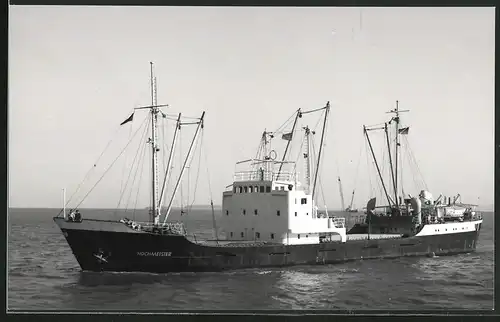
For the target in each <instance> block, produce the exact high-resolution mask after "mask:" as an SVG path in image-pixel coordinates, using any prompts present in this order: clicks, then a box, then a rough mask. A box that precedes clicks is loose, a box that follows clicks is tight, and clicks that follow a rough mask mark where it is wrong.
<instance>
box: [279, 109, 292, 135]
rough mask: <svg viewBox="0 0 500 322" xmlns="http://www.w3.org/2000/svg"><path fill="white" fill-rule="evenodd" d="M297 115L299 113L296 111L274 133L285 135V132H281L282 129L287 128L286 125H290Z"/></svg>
mask: <svg viewBox="0 0 500 322" xmlns="http://www.w3.org/2000/svg"><path fill="white" fill-rule="evenodd" d="M296 113H297V111H295V112H294V113H293V114H292V115H291V116H290V117H289V118H288V119H287V120H286V121H285V123H283V124H281V126H280V127H279V128H278V129H277V130H276V131H274V133H283V132H280V130H281V129H283V128H284V127H285V125H287V124H288V123H290V121H291V120H292V118H293V117H294V116H295V114H296Z"/></svg>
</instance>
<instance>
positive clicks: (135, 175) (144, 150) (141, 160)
mask: <svg viewBox="0 0 500 322" xmlns="http://www.w3.org/2000/svg"><path fill="white" fill-rule="evenodd" d="M145 129H147V127H146V128H145ZM146 133H147V131H145V133H144V134H146ZM144 136H145V135H144ZM146 147H147V144H143V145H140V146H139V149H138V150H137V154H136V157H137V156H138V155H139V151H141V153H140V155H141V157H140V158H139V159H138V160H137V167H136V168H135V173H134V177H133V179H132V184H131V187H130V192H129V194H128V198H127V202H126V203H125V211H127V209H128V205H129V202H130V197H131V196H132V189H133V186H134V183H135V178H136V177H137V172H138V171H139V169H140V168H141V167H143V162H144V154H145V152H146ZM134 163H135V158H134ZM132 168H133V165H132ZM131 174H132V170H131V171H130V173H129V178H127V184H128V180H129V179H130V175H131ZM120 201H121V199H120Z"/></svg>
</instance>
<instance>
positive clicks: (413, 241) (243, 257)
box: [61, 224, 479, 273]
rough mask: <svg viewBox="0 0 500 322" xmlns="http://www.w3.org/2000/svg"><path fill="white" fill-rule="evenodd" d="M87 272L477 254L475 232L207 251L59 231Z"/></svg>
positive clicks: (148, 239) (168, 239) (136, 236)
mask: <svg viewBox="0 0 500 322" xmlns="http://www.w3.org/2000/svg"><path fill="white" fill-rule="evenodd" d="M118 225H119V224H118ZM61 230H62V231H63V234H64V236H65V237H66V240H67V242H68V244H69V246H70V247H71V249H72V251H73V254H74V255H75V257H76V259H77V261H78V263H79V264H80V267H81V268H82V270H84V271H114V272H149V273H167V272H200V271H223V270H232V269H243V268H263V267H279V266H292V265H319V264H331V263H341V262H346V261H352V260H359V259H380V258H397V257H402V256H427V255H453V254H459V253H469V252H473V251H474V250H475V248H476V242H477V239H478V236H479V229H478V230H476V231H469V232H463V233H462V232H461V233H454V234H443V235H431V236H422V237H408V238H397V239H372V240H366V239H365V240H349V241H347V242H346V243H340V242H329V243H320V244H311V245H288V246H286V245H277V244H275V245H269V244H267V245H261V246H257V245H253V246H252V245H247V246H244V247H234V246H207V245H200V244H197V243H193V242H191V241H190V240H188V239H187V238H185V237H184V236H174V235H155V234H149V233H137V232H127V231H110V230H96V229H94V230H87V229H82V228H79V227H78V224H75V225H72V226H71V228H70V227H61Z"/></svg>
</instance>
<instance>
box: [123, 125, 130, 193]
mask: <svg viewBox="0 0 500 322" xmlns="http://www.w3.org/2000/svg"><path fill="white" fill-rule="evenodd" d="M131 125H132V124H131ZM131 135H132V126H130V131H129V134H128V140H129V141H130V136H131ZM126 165H127V158H125V160H124V162H123V171H122V181H121V183H120V196H121V194H122V193H123V189H124V187H123V178H124V177H125V169H126Z"/></svg>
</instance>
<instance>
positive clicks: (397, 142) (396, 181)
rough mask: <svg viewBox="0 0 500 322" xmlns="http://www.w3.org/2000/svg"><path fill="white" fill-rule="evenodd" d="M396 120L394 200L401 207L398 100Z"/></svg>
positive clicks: (397, 103)
mask: <svg viewBox="0 0 500 322" xmlns="http://www.w3.org/2000/svg"><path fill="white" fill-rule="evenodd" d="M394 120H395V121H396V147H395V149H396V154H395V155H394V159H395V160H396V169H395V171H394V172H395V174H396V178H395V181H394V191H395V194H396V200H394V202H395V203H396V206H398V207H399V200H398V197H397V195H398V146H399V102H398V101H397V100H396V117H395V119H394Z"/></svg>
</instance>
